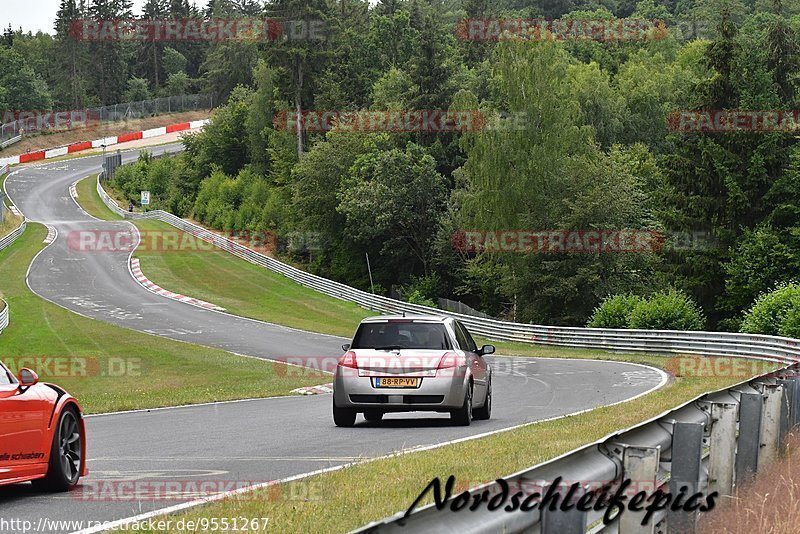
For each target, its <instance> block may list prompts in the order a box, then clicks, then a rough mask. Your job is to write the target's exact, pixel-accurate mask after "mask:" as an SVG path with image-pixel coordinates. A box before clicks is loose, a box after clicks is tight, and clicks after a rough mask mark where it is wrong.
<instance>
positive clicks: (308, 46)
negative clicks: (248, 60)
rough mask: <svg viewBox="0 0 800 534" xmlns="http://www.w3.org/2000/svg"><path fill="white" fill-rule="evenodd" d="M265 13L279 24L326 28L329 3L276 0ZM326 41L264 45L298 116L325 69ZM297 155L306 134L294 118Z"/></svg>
mask: <svg viewBox="0 0 800 534" xmlns="http://www.w3.org/2000/svg"><path fill="white" fill-rule="evenodd" d="M265 11H266V15H267V16H268V17H271V18H274V19H276V20H278V21H279V22H281V23H282V24H284V25H286V24H301V23H302V22H301V21H306V22H308V21H314V22H315V23H316V24H319V25H321V26H322V27H327V25H328V24H329V21H330V18H331V17H329V16H328V14H329V13H328V12H329V6H328V4H327V2H325V0H275V1H274V2H271V3H270V4H268V5H267V6H266V8H265ZM325 47H326V40H325V39H319V38H308V39H292V38H291V36H287V37H286V38H283V39H279V40H277V41H276V42H273V43H271V44H270V46H268V47H267V58H268V61H269V64H270V65H272V66H275V67H276V68H278V69H280V71H279V72H280V74H281V80H280V82H281V83H280V86H281V89H282V90H283V92H284V94H285V95H286V96H287V97H289V98H290V99H291V100H292V101H293V104H294V111H295V113H296V114H297V117H300V116H301V115H302V112H303V110H304V104H306V103H310V102H311V101H312V98H311V94H312V93H311V90H310V89H311V88H312V87H313V83H314V77H315V76H316V75H317V74H319V73H321V72H324V70H325V63H326V61H325V60H326V58H327V57H328V55H329V52H328V51H327V50H326V48H325ZM296 122H297V131H296V132H295V133H296V135H297V157H298V158H301V157H302V155H303V152H304V150H305V133H304V131H303V128H302V125H301V123H302V121H300V120H297V121H296Z"/></svg>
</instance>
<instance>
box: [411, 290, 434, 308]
mask: <svg viewBox="0 0 800 534" xmlns="http://www.w3.org/2000/svg"><path fill="white" fill-rule="evenodd" d="M408 302H409V303H410V304H418V305H420V306H428V307H429V308H438V306H437V304H436V303H435V302H434V301H433V300H432V299H429V298H428V297H426V296H425V295H423V294H422V293H421V292H420V291H419V290H418V289H417V290H415V291H414V292H413V293H411V294H410V295H409V296H408Z"/></svg>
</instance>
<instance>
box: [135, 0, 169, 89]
mask: <svg viewBox="0 0 800 534" xmlns="http://www.w3.org/2000/svg"><path fill="white" fill-rule="evenodd" d="M168 12H169V0H147V2H146V3H145V5H144V8H143V9H142V17H141V20H142V21H150V22H151V23H154V22H155V21H160V20H164V19H165V18H166V16H167V13H168ZM138 48H139V50H138V52H139V66H140V72H141V73H143V74H144V76H145V78H147V79H148V80H149V81H150V83H151V84H153V87H156V88H157V87H159V86H160V85H161V82H162V81H163V79H164V66H163V63H162V56H163V54H164V44H163V43H162V42H161V41H160V40H159V39H158V38H157V36H156V35H155V33H153V39H152V40H150V41H144V42H142V43H141V44H139V46H138ZM167 74H169V73H167Z"/></svg>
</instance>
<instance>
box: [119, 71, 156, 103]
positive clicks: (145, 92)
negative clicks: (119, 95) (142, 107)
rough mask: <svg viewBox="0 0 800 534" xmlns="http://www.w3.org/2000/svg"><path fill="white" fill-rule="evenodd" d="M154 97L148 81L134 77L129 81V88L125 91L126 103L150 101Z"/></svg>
mask: <svg viewBox="0 0 800 534" xmlns="http://www.w3.org/2000/svg"><path fill="white" fill-rule="evenodd" d="M152 96H153V95H152V94H150V87H149V85H148V83H147V80H145V79H144V78H136V77H133V78H131V79H130V80H128V87H127V89H126V90H125V94H124V95H123V99H124V100H125V102H140V101H142V100H150V98H152Z"/></svg>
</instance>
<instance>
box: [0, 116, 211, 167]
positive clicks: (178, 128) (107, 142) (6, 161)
mask: <svg viewBox="0 0 800 534" xmlns="http://www.w3.org/2000/svg"><path fill="white" fill-rule="evenodd" d="M210 120H211V119H202V120H198V121H191V122H181V123H179V124H170V125H169V126H163V127H161V128H153V129H151V130H144V131H141V132H131V133H126V134H122V135H115V136H113V137H106V138H104V139H95V140H94V141H83V142H81V143H73V144H71V145H69V146H62V147H58V148H50V149H47V150H38V151H36V152H28V153H26V154H19V155H17V156H10V157H8V158H0V167H3V166H5V165H19V164H20V163H30V162H31V161H39V160H43V159H52V158H60V157H62V156H66V155H68V154H74V153H75V152H81V151H83V150H91V149H93V148H101V147H103V146H106V147H109V146H112V145H116V144H119V143H127V142H129V141H138V140H140V139H150V138H151V137H159V136H162V135H166V134H168V133H174V132H184V131H188V130H194V129H196V128H202V127H203V126H205V125H206V124H208V122H209V121H210Z"/></svg>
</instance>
